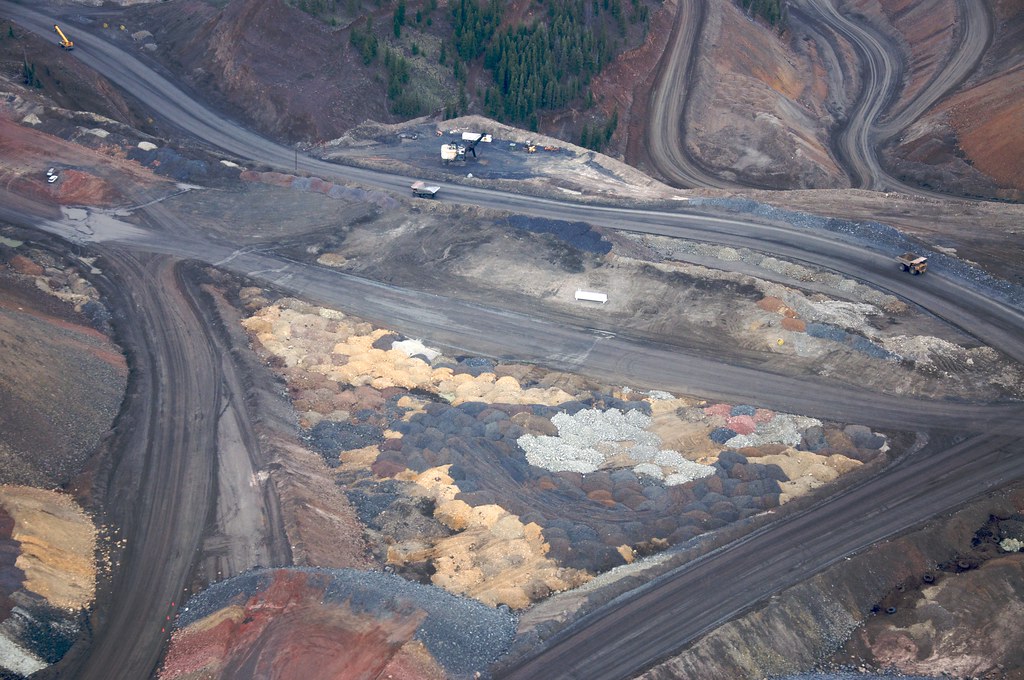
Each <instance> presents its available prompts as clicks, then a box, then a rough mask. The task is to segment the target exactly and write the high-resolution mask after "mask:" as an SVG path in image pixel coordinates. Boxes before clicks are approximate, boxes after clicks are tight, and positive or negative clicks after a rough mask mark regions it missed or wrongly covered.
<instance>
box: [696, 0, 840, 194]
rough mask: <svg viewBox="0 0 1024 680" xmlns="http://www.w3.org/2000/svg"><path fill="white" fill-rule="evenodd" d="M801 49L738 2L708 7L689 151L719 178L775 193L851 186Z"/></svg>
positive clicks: (820, 83) (822, 87) (822, 88)
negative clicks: (747, 13) (830, 144)
mask: <svg viewBox="0 0 1024 680" xmlns="http://www.w3.org/2000/svg"><path fill="white" fill-rule="evenodd" d="M803 47H804V48H805V51H802V52H798V51H796V50H794V49H793V47H792V46H791V45H790V44H789V42H788V41H787V40H786V37H785V36H779V35H778V34H776V33H775V32H773V31H772V30H771V29H769V28H768V27H766V26H764V25H762V24H759V23H757V22H755V21H752V20H751V19H749V18H748V17H746V16H744V15H743V13H742V12H741V11H740V10H739V9H738V8H737V7H736V6H735V5H734V4H732V3H708V10H707V14H706V20H705V26H704V31H703V33H702V35H701V43H700V49H701V56H700V58H699V60H698V62H697V67H696V69H695V71H696V74H695V76H696V78H697V82H696V83H695V87H694V90H693V92H692V93H691V100H690V104H689V108H688V115H687V120H686V123H687V125H688V129H687V150H688V151H689V153H690V154H691V155H692V156H693V157H694V158H695V159H697V160H698V161H699V162H700V163H701V164H702V165H704V166H705V167H707V168H709V169H711V170H712V171H713V172H714V174H716V175H719V176H721V177H725V178H728V179H734V180H736V181H738V182H741V183H751V184H755V185H758V186H765V187H771V188H788V189H793V188H808V187H816V188H825V187H839V186H846V185H847V182H846V179H845V177H844V176H843V172H842V170H841V169H840V168H839V167H838V166H837V165H836V163H835V160H834V159H833V158H832V157H831V155H830V153H829V151H828V142H829V132H830V128H831V126H832V125H833V124H834V120H833V117H832V114H831V113H830V112H829V111H828V110H827V109H826V107H825V104H824V101H825V99H826V97H827V94H828V84H827V82H826V81H825V76H824V74H823V73H822V71H821V69H820V66H819V65H818V63H817V55H816V54H815V52H813V49H808V48H806V46H803Z"/></svg>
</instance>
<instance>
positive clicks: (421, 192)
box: [412, 182, 441, 198]
mask: <svg viewBox="0 0 1024 680" xmlns="http://www.w3.org/2000/svg"><path fill="white" fill-rule="evenodd" d="M440 190H441V187H439V186H428V185H427V184H426V183H425V182H413V184H412V195H413V196H415V197H416V198H434V196H436V195H437V192H438V191H440Z"/></svg>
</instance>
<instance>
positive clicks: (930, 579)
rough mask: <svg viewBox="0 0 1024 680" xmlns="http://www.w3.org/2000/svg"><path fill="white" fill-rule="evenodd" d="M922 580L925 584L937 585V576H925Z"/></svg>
mask: <svg viewBox="0 0 1024 680" xmlns="http://www.w3.org/2000/svg"><path fill="white" fill-rule="evenodd" d="M921 580H922V581H924V582H925V583H935V575H934V574H925V575H924V576H922V577H921Z"/></svg>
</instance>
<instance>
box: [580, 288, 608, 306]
mask: <svg viewBox="0 0 1024 680" xmlns="http://www.w3.org/2000/svg"><path fill="white" fill-rule="evenodd" d="M576 299H577V300H587V301H589V302H600V303H601V304H602V305H603V304H604V303H606V302H608V294H607V293H597V292H595V291H592V290H581V289H579V288H577V289H576Z"/></svg>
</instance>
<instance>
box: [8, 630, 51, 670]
mask: <svg viewBox="0 0 1024 680" xmlns="http://www.w3.org/2000/svg"><path fill="white" fill-rule="evenodd" d="M48 665H49V664H48V663H46V662H45V661H43V660H42V659H40V658H39V657H38V656H36V655H35V654H33V653H32V652H30V651H28V650H27V649H25V648H24V647H22V646H21V645H19V644H18V643H16V642H14V641H13V640H11V639H10V638H9V637H7V636H6V635H5V634H3V633H0V668H4V669H6V670H9V671H13V672H15V673H18V674H19V675H32V674H33V673H35V672H36V671H40V670H42V669H44V668H46V667H47V666H48Z"/></svg>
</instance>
